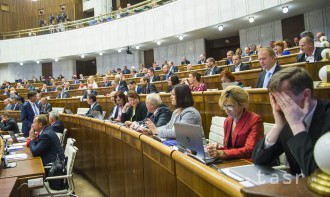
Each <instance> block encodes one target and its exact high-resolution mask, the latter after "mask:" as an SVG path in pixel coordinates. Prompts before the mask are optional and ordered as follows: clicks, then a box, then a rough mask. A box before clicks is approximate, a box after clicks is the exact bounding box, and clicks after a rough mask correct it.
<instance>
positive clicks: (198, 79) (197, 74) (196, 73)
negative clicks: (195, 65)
mask: <svg viewBox="0 0 330 197" xmlns="http://www.w3.org/2000/svg"><path fill="white" fill-rule="evenodd" d="M190 74H191V75H192V76H194V77H195V78H196V79H197V81H198V82H200V80H201V74H199V73H198V72H193V73H190Z"/></svg>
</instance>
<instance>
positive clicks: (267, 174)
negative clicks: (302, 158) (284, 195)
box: [229, 164, 295, 185]
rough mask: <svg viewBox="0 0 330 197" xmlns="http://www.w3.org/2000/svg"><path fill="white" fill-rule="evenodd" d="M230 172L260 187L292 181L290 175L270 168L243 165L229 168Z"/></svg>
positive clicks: (292, 177)
mask: <svg viewBox="0 0 330 197" xmlns="http://www.w3.org/2000/svg"><path fill="white" fill-rule="evenodd" d="M229 170H230V172H231V173H233V174H234V175H236V176H239V177H240V178H242V179H244V180H246V181H249V182H251V183H253V184H254V185H262V184H266V183H275V182H283V181H289V180H291V179H294V178H295V177H294V176H292V175H291V174H289V173H287V172H285V171H282V170H277V169H274V168H272V167H271V166H261V165H254V164H252V165H244V166H238V167H232V168H229Z"/></svg>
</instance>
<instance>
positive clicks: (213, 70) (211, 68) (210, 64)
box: [205, 57, 222, 75]
mask: <svg viewBox="0 0 330 197" xmlns="http://www.w3.org/2000/svg"><path fill="white" fill-rule="evenodd" d="M206 66H207V68H208V69H207V70H206V71H205V75H215V74H219V73H221V72H222V68H219V67H217V66H216V65H215V59H214V58H213V57H210V58H207V60H206Z"/></svg>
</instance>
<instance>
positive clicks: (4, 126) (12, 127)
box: [0, 118, 19, 133]
mask: <svg viewBox="0 0 330 197" xmlns="http://www.w3.org/2000/svg"><path fill="white" fill-rule="evenodd" d="M0 129H1V130H3V131H13V132H14V133H19V128H18V125H17V123H16V121H15V120H14V119H12V118H9V119H8V121H7V122H5V123H3V122H0Z"/></svg>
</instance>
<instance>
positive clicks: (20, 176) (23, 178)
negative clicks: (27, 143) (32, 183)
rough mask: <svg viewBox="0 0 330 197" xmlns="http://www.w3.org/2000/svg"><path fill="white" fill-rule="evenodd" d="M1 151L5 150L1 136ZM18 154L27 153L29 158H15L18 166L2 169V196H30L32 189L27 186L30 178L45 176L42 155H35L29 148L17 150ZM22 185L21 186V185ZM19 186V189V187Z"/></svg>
mask: <svg viewBox="0 0 330 197" xmlns="http://www.w3.org/2000/svg"><path fill="white" fill-rule="evenodd" d="M0 144H1V152H2V154H3V151H4V142H3V139H2V138H0ZM15 152H16V154H20V153H26V154H27V158H26V159H22V160H15V161H14V162H16V167H14V168H6V169H0V196H1V197H2V196H11V197H16V196H22V197H28V196H30V191H31V190H30V189H29V188H28V186H27V181H28V180H29V179H35V178H40V177H43V175H44V173H45V171H44V168H43V164H42V161H41V158H40V157H33V156H32V154H31V151H30V149H29V148H27V147H25V148H24V150H19V151H15ZM1 158H2V157H1ZM20 186H21V187H20ZM18 188H19V189H18Z"/></svg>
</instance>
